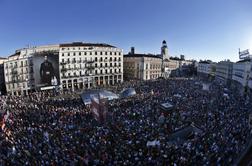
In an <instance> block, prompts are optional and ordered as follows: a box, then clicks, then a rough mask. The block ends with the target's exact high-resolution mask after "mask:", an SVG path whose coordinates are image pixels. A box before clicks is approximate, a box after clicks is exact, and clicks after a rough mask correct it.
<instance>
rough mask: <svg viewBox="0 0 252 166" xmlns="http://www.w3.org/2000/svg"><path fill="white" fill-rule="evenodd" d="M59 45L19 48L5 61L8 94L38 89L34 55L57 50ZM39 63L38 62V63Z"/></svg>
mask: <svg viewBox="0 0 252 166" xmlns="http://www.w3.org/2000/svg"><path fill="white" fill-rule="evenodd" d="M58 49H59V46H58V45H48V46H38V47H30V48H23V49H19V50H17V51H16V52H15V54H13V55H11V56H9V57H8V58H7V60H6V61H5V62H4V73H5V85H6V90H7V93H8V94H12V95H23V94H28V92H30V91H33V90H37V89H36V83H35V76H34V68H35V65H34V56H35V55H36V54H37V53H44V52H48V51H57V50H58ZM36 65H38V64H36Z"/></svg>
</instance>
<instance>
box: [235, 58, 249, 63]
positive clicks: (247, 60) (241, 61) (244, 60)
mask: <svg viewBox="0 0 252 166" xmlns="http://www.w3.org/2000/svg"><path fill="white" fill-rule="evenodd" d="M244 62H252V59H243V60H240V61H238V62H236V63H244Z"/></svg>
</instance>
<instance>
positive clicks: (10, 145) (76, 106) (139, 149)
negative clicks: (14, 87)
mask: <svg viewBox="0 0 252 166" xmlns="http://www.w3.org/2000/svg"><path fill="white" fill-rule="evenodd" d="M198 82H200V81H199V80H192V79H168V80H156V81H147V82H136V81H132V82H125V83H123V84H120V85H117V86H114V87H110V88H111V89H113V91H114V92H117V93H118V92H120V91H122V90H123V89H124V88H128V87H133V88H135V89H136V92H137V95H135V96H132V97H130V98H123V99H118V100H114V101H111V102H110V103H109V109H108V111H109V113H110V114H111V118H109V119H108V120H107V122H105V123H103V124H101V123H98V122H97V121H96V120H95V119H94V118H93V116H92V113H91V111H90V107H87V106H85V105H84V104H83V102H82V101H81V99H80V98H77V97H76V95H72V96H71V93H68V95H70V96H71V97H68V98H67V97H63V96H64V95H63V94H60V95H59V96H54V95H55V94H54V93H52V92H35V93H32V94H30V95H29V96H27V97H18V96H8V97H6V96H1V97H0V109H1V111H2V112H5V115H6V112H7V110H8V111H9V116H8V118H7V119H6V120H5V122H4V123H5V127H4V130H3V131H0V165H232V164H233V163H234V162H235V161H236V160H237V158H238V157H239V154H241V153H242V152H243V151H244V149H245V148H246V145H247V143H248V141H249V139H250V138H251V136H252V132H251V130H250V129H249V125H248V123H249V122H248V117H249V116H248V115H249V113H250V111H251V108H252V105H251V102H250V103H248V102H246V99H245V98H241V97H238V94H236V93H235V92H232V91H230V92H229V94H228V95H229V98H225V97H223V93H224V88H225V87H223V86H221V85H218V84H217V83H215V82H213V83H212V84H211V86H210V89H209V91H205V90H202V84H199V83H198ZM166 101H170V102H171V103H173V104H174V106H175V108H174V110H173V111H172V113H171V114H169V115H164V114H163V112H162V110H161V109H160V106H159V105H160V103H163V102H166ZM5 102H7V103H8V104H7V106H6V105H5V106H4V103H5ZM1 111H0V112H1ZM188 122H190V123H191V122H193V124H196V125H197V126H198V127H199V128H200V129H201V130H202V131H203V133H202V134H195V135H194V137H193V138H190V139H187V140H185V141H184V142H183V143H176V142H171V141H170V140H169V136H170V135H171V134H172V133H174V132H176V131H177V130H178V129H180V128H181V127H183V126H185V124H187V123H188ZM0 130H1V129H0Z"/></svg>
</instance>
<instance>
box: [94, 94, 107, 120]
mask: <svg viewBox="0 0 252 166" xmlns="http://www.w3.org/2000/svg"><path fill="white" fill-rule="evenodd" d="M91 112H92V114H93V116H94V118H95V119H96V121H98V122H102V123H103V122H105V121H106V118H107V112H108V98H101V96H100V94H99V95H98V96H94V95H93V96H91Z"/></svg>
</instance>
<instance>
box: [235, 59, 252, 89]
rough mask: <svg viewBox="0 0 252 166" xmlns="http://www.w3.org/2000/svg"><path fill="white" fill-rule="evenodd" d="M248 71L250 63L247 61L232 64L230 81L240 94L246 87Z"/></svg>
mask: <svg viewBox="0 0 252 166" xmlns="http://www.w3.org/2000/svg"><path fill="white" fill-rule="evenodd" d="M250 71H251V62H250V60H249V59H245V60H241V61H239V62H237V63H234V64H233V74H232V80H233V83H234V85H235V86H236V88H237V89H238V90H240V92H241V93H243V92H244V91H245V88H246V87H247V86H248V81H249V76H250Z"/></svg>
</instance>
